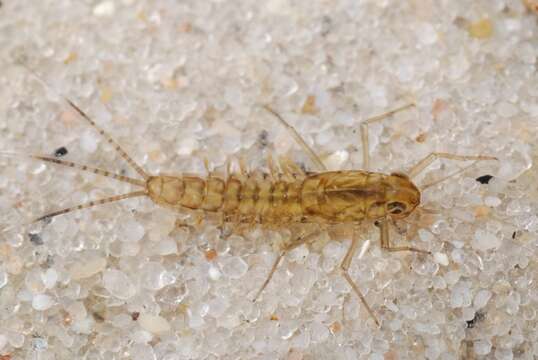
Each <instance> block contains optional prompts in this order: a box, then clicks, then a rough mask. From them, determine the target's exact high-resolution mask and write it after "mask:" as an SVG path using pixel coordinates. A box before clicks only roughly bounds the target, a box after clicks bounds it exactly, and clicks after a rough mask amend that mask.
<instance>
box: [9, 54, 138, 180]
mask: <svg viewBox="0 0 538 360" xmlns="http://www.w3.org/2000/svg"><path fill="white" fill-rule="evenodd" d="M18 64H19V65H20V66H22V67H23V68H25V69H26V71H28V72H29V73H30V74H32V75H33V76H34V77H35V78H36V79H37V80H38V81H39V82H40V83H41V84H43V86H44V87H45V88H46V89H47V90H49V91H51V92H52V93H54V94H55V95H57V96H58V97H60V98H62V99H63V100H64V101H65V102H66V103H67V104H68V105H69V106H70V107H71V109H73V110H75V111H76V112H77V113H78V114H79V115H80V116H81V117H82V118H83V119H84V120H86V122H88V123H89V124H90V125H91V126H92V127H93V128H94V129H95V130H97V132H98V133H99V135H101V136H102V137H103V138H104V139H105V140H106V142H107V143H109V144H111V145H112V146H113V147H114V150H115V151H116V152H117V153H118V154H120V156H121V157H122V158H123V159H124V160H125V161H126V162H127V163H128V164H129V165H130V166H131V167H132V168H133V169H134V170H135V171H136V172H137V173H138V174H140V176H142V177H143V178H144V180H147V179H148V178H149V175H148V174H147V173H146V172H145V171H144V170H143V169H142V167H141V166H140V165H138V164H137V163H136V162H135V161H134V160H133V159H132V158H131V157H130V156H129V155H128V154H127V153H126V152H125V151H124V150H123V149H122V148H121V146H120V145H119V144H118V142H117V141H116V140H114V139H113V138H112V137H111V136H110V135H108V133H107V132H105V130H103V129H102V128H101V127H99V126H98V125H97V124H96V123H95V121H93V120H92V119H91V118H90V117H89V116H88V115H87V114H86V113H85V112H84V111H82V110H81V109H80V108H79V107H78V106H77V105H76V104H75V103H74V102H72V101H71V100H69V99H68V98H67V97H65V96H64V95H62V94H59V93H58V92H57V91H55V90H54V88H53V87H52V86H50V85H49V84H48V83H47V82H46V81H45V80H44V79H43V78H42V77H41V76H40V75H39V74H38V73H36V72H35V71H34V70H32V69H31V68H29V67H28V66H26V65H25V64H23V63H21V62H19V63H18Z"/></svg>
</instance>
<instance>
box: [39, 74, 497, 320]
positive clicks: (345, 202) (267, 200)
mask: <svg viewBox="0 0 538 360" xmlns="http://www.w3.org/2000/svg"><path fill="white" fill-rule="evenodd" d="M29 71H30V72H31V73H32V74H34V75H35V76H36V77H37V78H38V79H40V77H39V76H38V75H37V74H35V73H34V72H33V71H32V70H29ZM40 81H41V82H43V83H44V84H45V86H47V87H49V86H48V85H46V83H45V82H44V81H43V80H41V79H40ZM49 88H50V87H49ZM62 98H63V99H64V100H65V101H66V102H67V104H68V105H69V106H70V107H71V108H72V109H73V110H74V111H76V113H78V114H79V115H80V117H82V118H83V119H84V120H85V121H86V122H87V123H89V124H90V125H91V126H92V127H93V128H95V129H96V130H97V131H98V132H99V134H100V135H101V136H102V137H103V138H104V139H105V140H106V141H107V142H108V143H109V144H111V145H112V146H113V147H114V149H115V151H117V152H118V153H119V155H120V156H121V157H122V158H123V159H124V160H125V161H126V162H127V163H128V164H129V165H130V166H131V167H132V168H133V169H134V170H135V171H136V172H137V173H138V174H139V175H140V177H141V178H142V179H140V180H139V179H135V178H131V177H127V176H124V175H119V174H114V173H112V172H110V171H107V170H103V169H99V168H95V167H90V166H86V165H80V164H76V163H74V162H70V161H65V160H60V159H57V158H54V157H48V156H42V155H29V156H30V157H31V158H34V159H37V160H41V161H45V162H50V163H54V164H57V165H61V166H67V167H72V168H75V169H79V170H82V171H89V172H93V173H95V174H98V175H102V176H105V177H109V178H113V179H116V180H118V181H122V182H126V183H129V184H131V185H134V186H136V187H139V188H140V190H137V191H133V192H129V193H126V194H122V195H116V196H111V197H107V198H102V199H98V200H93V201H90V202H88V203H84V204H80V205H77V206H73V207H69V208H65V209H61V210H58V211H54V212H51V213H48V214H45V215H43V216H40V217H38V218H36V219H34V220H33V222H37V221H40V220H44V219H50V218H52V217H55V216H58V215H62V214H67V213H69V212H72V211H76V210H81V209H87V208H91V207H94V206H97V205H101V204H106V203H111V202H115V201H119V200H123V199H128V198H134V197H148V198H149V199H151V200H152V201H153V202H154V203H155V204H158V205H161V206H164V207H168V208H171V209H174V210H177V211H181V212H185V211H195V212H199V213H201V214H202V215H204V216H212V217H217V218H218V221H219V224H221V225H223V224H227V223H228V224H232V225H239V224H245V225H250V224H259V225H261V226H267V227H274V228H279V227H286V228H291V229H292V230H294V231H293V235H294V236H293V237H292V240H291V241H290V242H289V243H287V244H283V245H282V246H281V249H280V253H279V255H278V257H277V259H276V260H275V262H274V263H273V266H272V268H271V271H270V273H269V275H268V277H267V279H266V280H265V282H264V283H263V285H262V286H261V288H260V289H259V291H258V293H257V294H256V296H255V299H254V300H256V299H257V298H258V296H259V295H260V294H261V293H262V291H263V290H264V289H265V287H266V286H267V284H268V283H269V281H270V280H271V278H272V276H273V274H274V272H275V270H276V269H277V267H278V264H279V263H280V261H281V259H282V257H283V256H284V255H285V254H286V253H287V252H288V251H290V250H291V249H293V248H296V247H298V246H300V245H302V244H305V243H309V242H311V241H313V239H314V238H315V236H316V235H317V234H319V232H320V230H321V229H323V228H327V227H329V226H333V225H341V224H344V225H345V224H348V225H349V226H352V227H353V236H352V241H351V245H350V247H349V249H348V250H347V253H346V255H345V256H344V259H343V261H342V262H341V264H340V269H341V272H342V276H343V277H344V278H345V279H346V281H347V282H348V283H349V285H350V286H351V288H352V289H353V291H354V292H355V293H356V295H357V296H358V297H359V298H360V300H361V302H362V304H363V305H364V307H365V308H366V310H367V311H368V313H369V314H370V316H371V317H372V318H373V319H374V321H375V323H376V324H377V325H379V321H378V320H377V317H376V316H375V315H374V312H373V311H372V309H371V308H370V306H369V305H368V303H367V302H366V300H365V298H364V296H363V295H362V293H361V291H360V290H359V288H358V286H357V285H356V284H355V282H354V281H353V280H352V278H351V277H350V275H349V273H348V269H349V267H350V265H351V261H352V259H353V256H354V254H355V252H356V250H357V247H358V245H359V240H360V238H359V236H358V231H357V227H358V226H359V225H361V224H365V223H368V222H369V223H372V224H373V223H375V224H376V225H377V226H378V227H379V229H380V243H381V247H382V248H383V249H385V250H387V251H392V252H397V251H414V252H419V253H425V254H429V252H428V251H425V250H421V249H417V248H414V247H410V246H392V245H391V243H390V238H389V223H391V222H396V221H398V220H402V219H405V218H407V217H408V216H409V215H410V214H411V213H413V212H414V211H415V210H416V209H417V207H418V206H419V205H420V200H421V192H420V190H419V188H418V187H417V186H416V185H415V184H414V183H413V181H412V180H411V179H412V178H414V177H416V176H417V175H418V174H419V173H421V172H422V171H423V170H424V169H425V168H426V167H427V166H428V165H430V164H431V163H432V162H433V161H434V160H436V159H438V158H445V159H452V160H462V161H463V160H475V161H478V160H494V159H495V158H494V157H490V156H461V155H454V154H448V153H437V152H435V153H431V154H429V155H428V156H426V157H425V158H424V159H422V160H421V161H419V162H418V163H417V164H416V165H415V166H413V167H412V168H411V169H410V170H409V171H408V173H407V175H405V174H401V173H392V174H382V173H376V172H370V171H368V168H369V163H370V161H369V154H368V124H371V123H373V122H377V121H380V120H382V119H384V118H386V117H388V116H390V115H392V114H394V113H396V112H399V111H402V110H405V109H408V108H410V107H412V106H414V105H413V104H409V105H406V106H403V107H400V108H397V109H395V110H392V111H389V112H387V113H384V114H382V115H379V116H376V117H374V118H371V119H368V120H366V121H363V122H362V123H361V140H362V150H363V168H364V169H363V170H342V171H328V170H327V169H326V167H325V165H324V164H323V162H322V161H321V159H320V158H319V157H318V156H317V155H316V153H315V152H314V151H313V150H312V149H311V148H310V147H309V146H308V145H307V144H306V142H305V141H304V140H303V139H302V138H301V136H300V135H299V134H298V133H297V131H296V130H295V129H294V128H293V127H292V126H291V125H289V124H288V123H287V122H286V121H285V120H284V119H283V118H282V117H281V116H280V115H279V114H278V113H277V112H275V111H274V110H272V109H271V108H269V107H267V106H266V107H265V109H266V110H267V111H269V112H270V113H271V114H273V115H274V116H275V117H276V119H278V121H279V122H280V123H281V124H282V125H283V126H285V127H286V128H287V129H288V130H289V132H290V134H291V135H292V136H293V138H294V139H295V140H296V141H297V143H298V144H299V145H300V146H301V147H302V148H303V149H304V150H305V151H306V153H307V154H308V156H309V158H310V159H311V161H312V162H313V163H314V165H315V167H316V171H315V172H306V173H305V172H304V171H302V170H301V169H300V168H299V167H298V166H297V165H295V164H294V163H292V162H290V161H282V162H281V165H280V167H279V169H276V168H275V166H273V165H272V163H271V162H270V164H269V167H270V172H269V174H264V173H262V172H256V171H255V172H248V171H246V170H244V169H242V171H241V172H240V173H238V174H232V173H230V171H229V169H228V173H227V174H225V175H224V176H216V175H210V176H208V177H205V178H204V177H200V176H192V175H179V176H172V175H161V174H157V175H151V174H148V173H146V171H144V170H143V169H142V168H141V167H140V166H139V165H138V164H137V163H136V162H135V161H134V160H133V159H132V158H131V157H130V156H129V155H128V154H127V153H126V152H125V151H124V150H123V149H122V148H121V146H120V145H119V144H118V143H117V142H116V141H115V140H114V139H113V138H112V137H111V136H110V135H109V134H107V133H106V132H105V131H104V130H103V129H101V128H100V127H99V126H98V125H97V124H96V123H95V122H94V121H93V120H92V119H91V118H90V117H89V116H88V115H87V114H86V113H85V112H84V111H82V110H81V109H80V108H79V107H78V106H77V105H76V104H74V103H73V102H72V101H70V100H69V99H67V98H65V97H62ZM465 169H466V168H465ZM463 170H464V169H463ZM463 170H460V171H458V173H460V172H461V171H463ZM453 175H455V174H452V175H450V176H448V177H445V178H444V179H441V180H440V181H442V180H445V179H447V178H449V177H451V176H453ZM440 181H436V182H435V183H430V184H427V185H425V186H423V189H424V188H426V187H428V186H431V185H433V184H436V183H438V182H440ZM305 229H308V231H305Z"/></svg>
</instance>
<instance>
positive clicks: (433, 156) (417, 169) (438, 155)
mask: <svg viewBox="0 0 538 360" xmlns="http://www.w3.org/2000/svg"><path fill="white" fill-rule="evenodd" d="M437 159H448V160H457V161H469V160H475V161H480V160H498V159H497V158H496V157H494V156H484V155H456V154H449V153H444V152H432V153H430V154H429V155H428V156H426V157H425V158H424V159H422V160H420V161H419V162H418V163H416V165H415V166H413V167H412V168H411V170H409V172H408V176H409V177H410V178H414V177H415V176H417V175H418V174H420V173H421V172H422V171H424V169H426V168H427V167H428V166H429V165H430V164H431V163H433V162H434V161H435V160H437Z"/></svg>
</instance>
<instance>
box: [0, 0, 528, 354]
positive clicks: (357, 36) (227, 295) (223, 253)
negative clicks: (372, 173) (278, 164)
mask: <svg viewBox="0 0 538 360" xmlns="http://www.w3.org/2000/svg"><path fill="white" fill-rule="evenodd" d="M537 19H538V17H537V16H536V15H535V14H532V13H531V12H529V11H527V10H526V9H525V7H524V5H523V3H522V2H521V1H518V0H484V1H472V2H469V1H463V0H461V1H452V0H450V1H433V0H432V1H429V0H421V1H356V0H353V1H346V0H341V1H308V0H304V1H303V0H301V1H284V0H268V1H264V2H260V1H248V0H247V1H162V0H159V1H136V0H117V1H114V0H105V1H92V0H84V1H69V0H54V1H52V0H50V1H30V0H22V1H10V0H3V1H2V2H1V6H0V45H1V46H0V68H1V69H2V70H1V71H0V135H1V136H0V150H1V151H2V152H3V156H1V157H0V171H1V173H0V174H1V176H0V209H1V210H0V224H2V227H3V231H2V236H1V238H0V308H1V311H0V354H2V356H3V357H2V359H3V360H5V359H36V360H37V359H39V360H44V359H92V360H93V359H107V360H109V359H137V360H140V359H143V360H151V359H166V360H173V359H276V358H279V359H293V360H299V359H357V358H359V359H376V360H377V359H384V360H392V359H423V358H427V359H443V360H449V359H499V360H501V359H502V360H508V359H534V358H537V357H538V346H537V345H536V344H538V320H537V319H538V316H537V307H538V287H537V282H538V264H537V262H536V259H537V256H536V255H537V254H536V249H537V247H538V240H537V232H538V217H537V216H536V212H537V208H538V206H537V202H536V199H537V194H538V192H537V187H536V184H537V181H538V176H537V174H536V171H535V169H534V168H532V163H533V161H536V155H537V149H536V143H537V142H536V140H537V131H536V129H537V124H538V120H537V116H538V86H537V85H536V84H537V80H538V79H537V75H536V69H537V60H536V59H537V54H538V27H537ZM16 61H23V62H24V63H26V64H27V65H28V66H29V67H31V68H32V69H34V70H35V71H36V72H37V73H39V74H40V75H41V76H42V77H43V78H44V79H45V80H46V81H47V82H48V83H49V84H50V87H51V89H54V91H52V90H51V89H49V90H47V89H46V88H44V87H43V86H42V85H40V84H39V82H37V81H36V80H35V79H34V78H32V77H31V76H30V75H29V74H28V72H27V71H26V70H24V69H23V68H21V67H19V66H16V65H15V62H16ZM54 92H58V93H61V94H65V95H67V96H68V97H69V98H71V99H73V100H74V101H76V102H77V103H78V104H79V105H80V106H81V107H82V108H83V109H85V110H86V111H87V112H88V113H89V114H90V115H91V116H92V117H93V118H94V119H95V121H96V122H97V123H98V124H99V125H100V126H102V127H103V128H105V129H106V130H107V131H108V132H109V133H110V134H111V135H112V136H113V137H114V138H116V139H117V140H118V141H119V143H121V144H122V146H123V147H124V148H125V150H126V151H127V152H128V153H129V154H131V155H132V156H133V158H134V159H135V160H136V161H137V162H138V163H140V164H141V165H142V166H143V167H144V168H145V169H146V170H147V171H148V172H151V173H158V172H160V171H162V172H166V173H181V172H191V173H200V174H202V175H204V174H205V168H204V158H207V159H208V160H209V163H210V165H211V166H212V167H214V168H222V167H224V163H225V161H226V159H229V158H239V157H243V158H245V159H246V162H247V163H248V165H249V168H251V169H258V168H263V166H265V159H266V158H267V156H269V155H271V154H272V155H273V156H275V157H276V156H281V155H286V156H288V157H289V158H291V159H293V160H294V161H296V162H297V163H299V164H301V165H302V166H304V167H305V168H312V167H311V164H310V163H309V160H308V158H307V157H306V156H305V154H304V153H303V152H302V150H301V149H300V148H299V147H298V146H297V145H296V144H295V143H293V141H292V140H291V138H290V136H289V134H288V133H287V132H286V131H285V130H283V129H282V127H281V126H279V125H278V123H277V122H276V121H275V120H274V119H272V118H271V117H270V116H269V115H268V114H267V113H265V112H264V111H262V110H260V107H259V105H260V104H270V105H271V106H272V107H274V108H275V109H278V111H279V112H281V113H282V115H283V116H284V117H285V118H286V119H287V120H288V121H289V122H290V123H291V124H293V125H294V126H295V127H296V128H297V130H298V131H299V132H300V133H301V134H302V135H303V136H304V137H305V139H306V141H307V142H308V143H309V144H310V145H311V146H312V147H313V148H314V149H315V150H316V151H317V152H318V153H319V154H320V155H321V156H322V157H323V159H324V161H325V162H326V163H327V165H328V166H329V167H330V168H331V169H351V168H360V166H361V164H362V162H361V160H362V153H361V146H360V141H359V139H360V137H359V132H358V130H359V123H360V121H361V120H364V119H366V118H368V117H369V116H372V115H375V114H379V113H381V112H383V111H386V110H388V109H391V108H394V107H397V106H400V105H403V104H405V103H407V102H408V101H410V99H416V102H417V107H416V108H415V109H411V110H408V111H405V112H402V113H399V114H397V115H396V116H394V117H392V118H391V119H387V120H386V121H384V122H382V123H379V124H376V125H373V126H371V127H370V148H371V153H372V169H373V170H376V171H383V172H391V171H405V170H406V169H409V168H410V167H411V166H412V165H413V164H414V163H416V162H417V161H418V160H419V159H421V158H422V157H424V156H425V155H426V154H428V153H430V152H432V151H446V152H454V153H459V154H474V155H476V154H488V155H493V156H497V157H498V158H499V160H500V161H499V162H489V163H481V164H478V165H477V166H476V167H474V168H472V169H469V170H468V171H466V172H465V173H464V174H462V175H459V176H457V177H455V178H453V179H451V180H450V181H447V182H445V183H443V184H440V185H438V186H436V187H432V188H430V189H428V190H426V191H425V192H424V194H423V201H424V203H426V206H427V207H429V208H435V209H438V210H439V211H440V214H438V215H436V216H433V217H432V218H430V219H428V220H427V221H426V220H424V222H423V223H422V225H423V229H422V230H421V231H419V232H418V234H416V235H415V236H409V237H410V238H411V241H412V243H413V244H414V245H415V246H418V247H421V248H424V249H428V250H430V251H432V252H434V253H435V254H436V256H432V257H424V256H417V255H413V254H403V253H400V254H398V253H397V254H387V253H385V252H382V251H381V250H380V248H379V246H378V233H377V232H376V229H375V228H374V227H373V226H372V227H371V229H370V230H371V231H368V232H366V233H365V234H364V235H363V237H364V239H365V242H364V244H365V246H364V247H363V248H362V250H363V254H362V255H361V256H357V257H356V258H355V260H354V262H353V264H352V266H351V269H350V274H351V276H352V277H353V278H354V279H355V280H356V281H357V283H358V284H359V285H360V288H361V289H362V291H363V292H364V293H365V295H366V298H367V300H368V302H369V303H370V304H371V306H372V308H373V310H374V312H375V313H376V314H377V316H378V317H379V318H380V320H381V321H382V326H381V328H380V329H377V328H376V327H375V326H374V324H373V321H372V319H371V318H369V317H368V314H367V313H366V312H365V311H364V309H362V308H361V305H360V303H359V302H358V300H357V299H356V297H355V296H353V294H351V293H350V288H349V286H348V285H347V284H346V283H345V281H344V280H343V279H342V278H341V276H340V275H339V272H338V271H337V270H338V266H337V265H338V264H339V262H340V261H341V258H342V257H343V255H344V254H345V251H346V249H347V246H349V239H348V238H344V240H342V241H338V242H337V241H330V240H331V239H330V237H329V235H328V234H322V235H321V236H320V241H319V243H320V244H325V243H326V244H327V245H326V246H325V247H324V248H323V249H322V250H320V249H317V248H308V247H306V246H303V247H300V248H298V249H296V250H294V251H293V252H292V253H290V254H289V255H288V256H287V257H286V259H285V261H283V263H282V265H281V266H280V268H279V269H278V271H277V272H276V274H275V276H274V279H273V281H272V282H271V283H270V285H269V286H268V287H267V289H266V291H265V292H264V294H263V295H262V297H261V298H260V300H259V301H258V302H256V303H254V304H253V303H252V302H251V301H250V299H251V298H252V297H253V295H254V294H255V292H256V291H257V290H258V288H259V286H260V285H261V283H262V282H263V280H264V278H265V276H266V275H267V273H268V271H269V269H270V266H271V263H272V261H273V259H274V257H275V252H274V251H273V249H272V246H271V244H273V243H275V242H278V241H280V240H282V239H283V238H285V237H286V236H288V232H287V231H286V229H282V230H279V231H272V232H264V231H260V230H254V231H252V232H249V233H247V234H244V235H238V234H233V235H232V236H230V237H228V238H227V239H226V240H224V239H223V237H222V236H221V234H220V233H219V231H218V230H217V229H216V228H215V227H214V226H211V225H208V224H202V225H200V226H195V227H194V228H193V229H191V230H185V229H174V222H175V221H176V219H177V218H178V217H179V218H181V219H183V218H184V217H185V216H183V215H178V214H175V213H172V212H170V211H168V210H164V209H159V208H157V207H156V206H155V205H153V204H152V203H151V202H150V201H149V200H146V199H132V200H127V201H124V202H120V203H115V204H110V205H106V206H101V207H98V208H95V209H93V210H91V211H80V212H77V213H72V214H70V215H67V216H63V217H57V218H55V219H54V220H53V221H52V223H50V224H43V223H40V224H33V225H31V226H27V225H25V223H26V222H27V221H29V220H30V219H32V218H35V217H36V216H40V215H42V214H43V213H45V212H46V211H50V210H54V209H58V208H62V207H66V206H71V205H75V204H79V203H82V202H85V201H88V200H89V199H93V198H99V197H103V196H109V195H112V194H120V193H124V192H127V191H129V190H128V189H129V186H127V185H125V184H122V183H116V182H114V181H113V180H108V179H103V178H100V177H98V176H94V175H91V174H84V173H81V172H76V171H72V170H70V169H64V168H58V167H55V166H49V165H44V164H42V163H39V162H36V161H32V160H29V159H24V158H12V157H11V156H7V155H6V154H5V152H18V153H25V154H27V153H41V154H48V155H51V154H54V152H55V151H56V150H57V149H59V148H61V147H65V148H66V149H67V151H68V152H67V154H66V155H65V156H64V157H63V158H65V159H69V160H72V161H76V162H80V163H84V164H88V165H93V166H99V167H103V168H107V169H110V170H113V171H115V172H119V173H126V174H127V175H130V176H136V173H134V172H133V171H132V169H130V168H129V167H128V166H127V165H126V164H125V163H124V162H123V161H122V160H121V159H120V158H119V156H118V155H117V154H116V153H114V151H113V149H112V148H111V147H110V146H109V145H107V144H106V143H105V142H104V141H103V139H101V138H99V136H98V134H97V133H96V132H95V130H94V129H92V128H91V127H89V126H88V125H87V124H86V123H84V121H83V120H81V119H79V118H77V117H76V116H74V115H73V113H72V112H70V111H69V110H68V108H67V107H66V106H65V105H64V104H63V103H62V102H61V100H60V99H59V98H58V96H56V95H55V94H54ZM463 165H465V164H458V163H454V162H446V161H441V162H436V163H435V164H434V165H432V166H431V167H430V168H429V169H430V170H431V171H429V172H428V173H427V174H425V176H424V177H421V178H420V179H419V180H418V183H419V184H421V183H425V182H427V181H429V180H432V179H436V178H439V177H441V176H443V175H444V174H447V173H450V172H451V171H454V170H456V169H458V166H463ZM483 175H492V176H493V178H492V179H491V180H490V182H489V184H480V183H479V182H477V181H476V180H475V179H476V178H477V177H479V176H483ZM184 220H186V221H189V219H188V218H187V219H184ZM408 233H411V232H410V231H408ZM403 237H405V236H403ZM393 239H395V241H402V236H401V235H397V234H396V233H394V234H393Z"/></svg>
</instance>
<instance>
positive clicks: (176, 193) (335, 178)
mask: <svg viewBox="0 0 538 360" xmlns="http://www.w3.org/2000/svg"><path fill="white" fill-rule="evenodd" d="M146 191H147V194H148V196H149V198H150V199H151V200H153V201H154V202H155V203H156V204H160V205H164V206H167V207H172V208H178V209H182V208H189V209H193V210H199V209H200V210H203V211H208V212H221V213H222V214H223V215H224V217H225V219H227V220H228V221H233V220H235V221H236V222H238V221H239V219H241V220H240V221H242V222H257V223H262V224H264V223H269V224H276V223H280V224H285V223H298V222H308V223H312V222H326V223H356V222H361V221H363V220H378V219H380V218H385V217H387V216H391V217H395V218H403V217H406V216H408V215H409V214H410V213H411V212H412V211H413V210H414V208H415V207H416V206H417V205H418V204H419V202H420V192H419V190H418V189H417V188H416V187H415V185H414V184H413V183H412V182H411V181H410V180H409V179H408V178H407V177H406V176H405V175H399V174H392V175H384V174H379V173H372V172H365V171H353V170H351V171H330V172H323V173H315V174H309V175H305V176H302V177H298V178H297V179H294V180H293V181H291V182H288V181H285V180H272V179H270V178H268V177H266V178H263V177H259V178H258V179H257V178H256V177H255V176H247V177H244V179H241V178H240V177H237V176H231V177H229V178H227V179H222V178H219V177H209V178H207V179H203V178H200V177H193V176H185V177H181V176H177V177H175V176H165V175H164V176H152V177H150V178H149V179H148V180H147V182H146Z"/></svg>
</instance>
